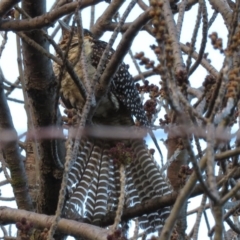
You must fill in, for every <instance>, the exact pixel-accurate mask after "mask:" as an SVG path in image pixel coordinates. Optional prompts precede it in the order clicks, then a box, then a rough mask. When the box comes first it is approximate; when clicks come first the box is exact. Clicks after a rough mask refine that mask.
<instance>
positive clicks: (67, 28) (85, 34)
mask: <svg viewBox="0 0 240 240" xmlns="http://www.w3.org/2000/svg"><path fill="white" fill-rule="evenodd" d="M58 22H59V24H60V26H61V29H62V36H63V38H68V39H69V36H70V34H71V32H72V31H73V36H75V35H77V34H78V31H77V27H74V28H73V30H72V28H71V27H70V26H69V25H67V24H66V23H65V22H64V21H62V20H59V21H58ZM83 37H84V38H88V39H93V34H92V33H91V32H90V31H89V30H87V29H83Z"/></svg>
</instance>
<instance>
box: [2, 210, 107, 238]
mask: <svg viewBox="0 0 240 240" xmlns="http://www.w3.org/2000/svg"><path fill="white" fill-rule="evenodd" d="M23 218H25V219H28V221H30V222H31V223H33V225H34V227H36V228H40V229H44V228H48V227H49V225H50V224H52V222H53V218H54V217H53V216H47V215H44V214H37V213H34V212H27V211H24V210H17V209H12V208H7V207H1V208H0V220H1V222H5V223H8V224H9V223H16V222H20V221H21V219H23ZM57 230H58V231H60V232H63V233H65V234H69V235H71V236H75V237H82V238H85V239H96V240H106V239H107V235H108V230H106V229H102V228H99V227H96V226H91V225H89V224H86V223H79V222H76V221H72V220H67V219H60V220H59V223H58V226H57Z"/></svg>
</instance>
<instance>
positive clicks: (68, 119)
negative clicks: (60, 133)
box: [62, 108, 79, 126]
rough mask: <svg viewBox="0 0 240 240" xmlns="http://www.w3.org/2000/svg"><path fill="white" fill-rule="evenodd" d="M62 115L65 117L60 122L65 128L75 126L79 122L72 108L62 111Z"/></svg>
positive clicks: (75, 111)
mask: <svg viewBox="0 0 240 240" xmlns="http://www.w3.org/2000/svg"><path fill="white" fill-rule="evenodd" d="M64 113H65V114H66V115H67V116H63V117H62V120H63V122H64V123H65V124H66V125H67V126H75V125H77V123H78V121H79V117H78V115H77V110H76V109H74V108H72V109H64Z"/></svg>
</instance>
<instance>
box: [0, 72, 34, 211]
mask: <svg viewBox="0 0 240 240" xmlns="http://www.w3.org/2000/svg"><path fill="white" fill-rule="evenodd" d="M3 79H4V77H3V74H2V71H1V70H0V116H1V117H0V132H2V130H9V131H11V132H12V134H13V135H15V136H16V139H17V133H16V131H15V129H14V126H13V122H12V117H11V113H10V110H9V107H8V104H7V100H6V96H5V94H4V90H3ZM3 144H4V145H3ZM0 147H1V149H2V151H3V155H4V157H5V160H6V163H7V164H8V167H9V170H10V173H11V185H12V187H13V192H14V195H15V197H16V202H17V205H18V208H21V209H27V210H32V209H33V207H32V202H31V198H30V196H29V193H28V184H27V178H26V172H25V169H24V165H23V160H22V158H21V154H20V152H19V146H18V143H17V140H12V141H9V142H5V143H1V145H0Z"/></svg>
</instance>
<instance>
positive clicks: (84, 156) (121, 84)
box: [54, 30, 170, 232]
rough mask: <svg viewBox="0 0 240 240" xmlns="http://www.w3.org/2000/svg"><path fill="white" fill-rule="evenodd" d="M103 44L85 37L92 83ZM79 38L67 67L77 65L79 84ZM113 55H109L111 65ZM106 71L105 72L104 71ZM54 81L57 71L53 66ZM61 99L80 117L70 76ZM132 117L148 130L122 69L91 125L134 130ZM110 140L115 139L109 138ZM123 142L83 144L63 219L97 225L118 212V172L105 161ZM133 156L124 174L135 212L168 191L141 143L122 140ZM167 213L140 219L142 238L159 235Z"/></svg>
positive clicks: (135, 93)
mask: <svg viewBox="0 0 240 240" xmlns="http://www.w3.org/2000/svg"><path fill="white" fill-rule="evenodd" d="M68 39H69V38H68V36H67V35H65V36H63V39H62V40H61V41H60V47H61V48H62V50H63V51H64V50H65V48H66V45H67V43H68ZM106 46H107V43H105V42H103V41H100V40H96V39H94V38H93V37H92V34H91V33H90V32H89V31H86V30H85V31H84V48H85V53H86V65H87V70H88V74H89V79H90V81H91V80H92V79H93V76H94V74H95V71H96V68H97V66H98V63H99V61H100V59H101V56H102V54H103V52H104V50H105V48H106ZM78 47H79V46H78V37H77V35H74V36H73V39H72V42H71V46H70V51H69V55H68V56H69V57H68V59H69V61H71V62H72V63H74V62H76V65H75V66H74V70H75V71H76V73H77V75H78V77H79V78H80V80H82V79H83V72H82V65H81V62H80V61H76V60H77V56H79V55H78V54H77V49H78ZM113 54H114V50H113V49H111V51H110V52H109V55H108V60H109V61H110V59H111V57H112V55H113ZM105 67H106V66H105ZM54 71H55V74H56V75H57V76H58V75H59V72H60V67H59V66H58V65H56V64H55V65H54ZM60 91H61V97H62V100H63V102H64V103H65V105H66V107H67V108H77V109H78V110H80V111H81V109H82V107H83V104H84V100H83V97H82V96H81V94H80V93H79V91H78V89H77V87H76V85H75V84H74V82H73V80H72V79H71V77H70V76H69V75H68V73H65V74H64V76H63V79H62V82H61V90H60ZM133 116H134V117H135V118H136V119H137V120H138V121H139V122H140V123H141V124H142V125H143V126H147V118H146V116H145V113H144V110H143V106H142V103H141V100H140V97H139V94H138V91H137V90H136V88H135V86H134V82H133V78H132V76H131V75H130V73H129V72H128V67H127V65H126V64H124V63H122V64H121V65H120V67H119V69H118V71H117V72H116V74H115V76H114V77H113V79H112V82H111V84H110V88H109V91H108V92H107V93H106V95H105V96H104V99H102V101H101V103H100V105H99V106H98V108H97V109H96V112H95V114H94V116H93V124H98V125H101V124H102V125H111V126H127V127H130V126H133V125H134V121H133ZM113 134H114V133H113ZM116 138H117V137H116ZM119 141H123V140H122V139H119V140H117V139H116V140H114V141H109V140H107V139H104V138H101V139H99V138H84V139H82V141H81V144H80V148H79V154H78V157H77V160H76V162H75V163H74V165H73V167H72V170H71V172H70V175H69V179H68V199H67V201H66V205H65V211H64V216H65V217H67V218H71V219H78V220H81V221H87V222H93V223H96V224H97V223H100V222H101V219H102V218H104V216H105V215H106V214H107V212H108V211H116V209H117V204H118V197H119V194H120V193H119V191H120V177H119V167H118V165H117V164H116V163H115V162H114V160H113V159H112V157H111V155H109V153H108V151H109V149H110V148H112V147H113V146H115V144H116V142H119ZM125 142H127V144H128V145H129V147H131V149H132V151H133V152H134V153H135V154H134V159H133V161H132V162H131V163H130V164H128V165H127V166H126V168H125V172H126V178H127V179H126V187H125V189H126V193H125V199H126V200H125V202H126V203H125V204H126V206H127V207H128V206H134V205H136V204H138V203H141V202H143V201H145V200H148V199H152V198H155V197H159V196H162V195H165V194H167V193H169V192H170V189H169V186H168V184H167V183H166V181H165V179H164V178H163V177H162V175H161V173H160V172H159V170H158V167H157V166H156V163H155V162H154V161H153V160H152V158H151V157H150V156H149V153H148V150H147V148H146V146H145V143H144V141H143V140H139V139H138V140H136V139H132V140H127V141H126V140H125ZM169 211H170V209H169V207H167V208H164V209H160V210H159V211H158V212H155V213H152V214H149V215H144V216H142V217H141V218H139V224H140V226H141V228H143V229H144V230H145V231H146V232H153V231H155V230H159V229H160V228H161V226H162V224H163V223H164V220H165V219H166V217H167V216H168V214H169Z"/></svg>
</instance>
